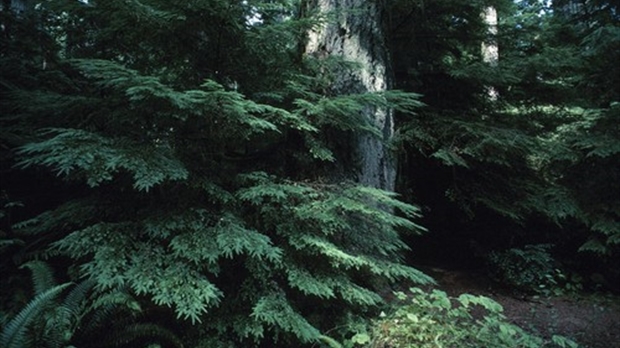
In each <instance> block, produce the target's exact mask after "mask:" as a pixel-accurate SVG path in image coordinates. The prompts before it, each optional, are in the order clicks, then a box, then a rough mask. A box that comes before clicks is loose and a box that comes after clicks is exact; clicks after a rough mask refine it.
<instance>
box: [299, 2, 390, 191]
mask: <svg viewBox="0 0 620 348" xmlns="http://www.w3.org/2000/svg"><path fill="white" fill-rule="evenodd" d="M308 5H309V8H310V9H314V10H318V11H321V13H324V14H327V15H328V16H330V17H329V18H330V19H331V20H329V21H328V22H327V23H326V24H324V25H323V26H321V27H320V28H318V29H316V30H313V31H311V32H310V33H308V42H307V45H306V53H307V54H312V55H315V56H325V55H333V56H339V57H342V58H344V59H345V60H347V61H353V62H356V63H357V64H359V66H360V69H359V70H355V71H352V70H343V71H342V72H341V73H340V74H339V76H337V79H336V82H335V84H334V86H332V91H334V92H336V93H338V94H351V93H365V92H380V91H385V90H387V89H388V88H389V87H390V84H391V78H390V76H389V73H388V66H387V64H388V53H387V47H386V44H385V38H384V30H383V25H382V20H383V18H382V17H383V8H382V1H379V0H310V1H309V4H308ZM363 112H364V117H366V118H367V119H368V120H370V121H371V122H372V123H373V124H374V125H375V126H376V127H377V128H378V129H379V130H381V133H382V135H383V139H378V138H377V137H376V136H372V135H369V134H359V135H356V136H355V140H354V143H355V144H353V146H352V148H353V149H352V151H353V152H354V157H355V159H356V162H357V163H359V168H356V170H357V173H356V177H355V179H356V180H357V181H358V182H359V183H361V184H363V185H367V186H372V187H376V188H381V189H384V190H393V189H394V183H395V178H396V167H395V160H394V158H393V156H392V155H391V154H390V152H389V151H388V149H387V147H386V146H385V142H386V141H387V140H389V139H390V138H391V137H392V135H393V132H394V123H393V116H392V112H391V111H390V110H387V109H381V108H374V107H368V108H366V109H365V110H364V111H363Z"/></svg>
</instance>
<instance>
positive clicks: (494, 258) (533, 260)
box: [489, 244, 564, 294]
mask: <svg viewBox="0 0 620 348" xmlns="http://www.w3.org/2000/svg"><path fill="white" fill-rule="evenodd" d="M550 247H551V246H550V245H548V244H537V245H526V246H525V247H524V248H523V249H519V248H512V249H508V250H505V251H501V252H492V253H491V254H490V255H489V266H490V271H491V276H492V277H493V278H494V279H495V280H496V281H498V282H501V283H503V284H505V285H507V286H509V287H511V288H514V289H516V290H518V291H523V292H527V293H539V294H540V293H542V294H550V293H549V292H550V291H551V290H552V289H556V288H558V284H559V281H560V280H561V278H563V277H564V274H563V272H562V271H561V270H560V269H559V268H557V267H556V261H555V260H554V259H553V257H552V256H551V255H550V254H549V248H550Z"/></svg>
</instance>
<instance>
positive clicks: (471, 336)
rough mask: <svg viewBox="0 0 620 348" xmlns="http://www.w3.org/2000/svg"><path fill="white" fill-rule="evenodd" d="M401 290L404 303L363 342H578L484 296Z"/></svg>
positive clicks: (530, 344) (564, 344)
mask: <svg viewBox="0 0 620 348" xmlns="http://www.w3.org/2000/svg"><path fill="white" fill-rule="evenodd" d="M410 291H411V294H405V293H402V292H399V293H396V295H397V296H398V298H399V299H400V300H401V303H400V304H398V306H396V308H395V310H394V311H393V312H392V313H390V314H388V315H386V316H385V317H383V318H380V319H377V320H376V321H375V322H374V323H373V325H372V328H371V331H370V334H369V335H367V334H364V335H358V336H355V337H354V339H353V341H354V343H359V345H356V346H363V347H369V348H370V347H373V348H374V347H376V348H378V347H393V348H397V347H421V348H424V347H489V348H491V347H506V348H507V347H531V348H539V347H573V348H575V347H578V345H577V344H576V343H575V342H573V341H571V340H570V339H567V338H564V337H561V336H553V337H552V339H550V340H548V339H543V338H541V337H537V336H535V335H532V334H530V333H528V332H526V331H524V330H523V329H521V328H520V327H518V326H516V325H514V324H511V323H509V322H508V321H507V319H506V317H505V316H504V315H503V314H502V311H503V308H502V306H501V305H500V304H498V303H497V302H495V301H493V300H492V299H490V298H487V297H484V296H474V295H470V294H462V295H460V296H459V297H458V298H452V297H449V296H447V295H446V293H445V292H443V291H439V290H433V291H432V292H426V291H423V290H421V289H419V288H412V289H410Z"/></svg>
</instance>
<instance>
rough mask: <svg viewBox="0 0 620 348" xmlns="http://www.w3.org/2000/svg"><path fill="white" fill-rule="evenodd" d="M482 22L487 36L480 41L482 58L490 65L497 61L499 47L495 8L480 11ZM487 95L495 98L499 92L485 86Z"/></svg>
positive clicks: (489, 7)
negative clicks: (485, 27)
mask: <svg viewBox="0 0 620 348" xmlns="http://www.w3.org/2000/svg"><path fill="white" fill-rule="evenodd" d="M482 17H483V18H484V23H485V24H486V25H487V28H488V29H487V31H488V38H487V40H485V41H483V42H482V60H483V61H484V62H485V63H487V64H489V65H490V66H492V67H496V66H497V64H498V62H499V47H498V45H497V10H496V9H495V7H493V6H488V7H486V8H485V9H484V12H483V13H482ZM486 88H487V95H488V96H489V99H491V100H497V97H498V96H499V92H498V91H497V89H495V87H493V86H487V87H486Z"/></svg>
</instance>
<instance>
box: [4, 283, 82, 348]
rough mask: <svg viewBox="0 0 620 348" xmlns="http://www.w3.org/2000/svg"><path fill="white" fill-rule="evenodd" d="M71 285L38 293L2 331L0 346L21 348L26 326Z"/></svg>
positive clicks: (23, 343) (59, 286)
mask: <svg viewBox="0 0 620 348" xmlns="http://www.w3.org/2000/svg"><path fill="white" fill-rule="evenodd" d="M69 285H71V283H65V284H61V285H56V286H54V287H52V288H49V289H48V290H46V291H44V292H42V293H39V294H38V295H37V296H36V297H35V298H33V299H32V300H31V301H30V302H29V303H28V304H27V305H26V307H24V308H23V309H22V310H21V311H20V312H19V313H18V314H17V315H16V316H15V317H14V318H13V319H11V321H9V322H8V324H7V325H6V326H5V327H4V329H3V330H2V335H0V345H2V346H3V347H6V348H21V347H24V346H25V333H26V330H27V329H28V326H29V325H30V324H31V323H32V322H33V321H34V320H36V319H37V316H38V315H39V314H40V313H41V312H43V311H44V310H45V309H46V306H47V305H48V304H49V303H50V302H51V301H53V300H54V298H55V297H56V296H58V295H59V294H60V293H61V292H62V291H63V290H64V289H66V288H67V287H68V286H69Z"/></svg>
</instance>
